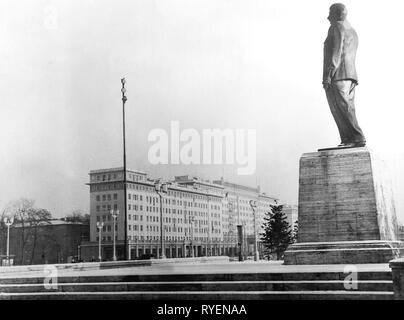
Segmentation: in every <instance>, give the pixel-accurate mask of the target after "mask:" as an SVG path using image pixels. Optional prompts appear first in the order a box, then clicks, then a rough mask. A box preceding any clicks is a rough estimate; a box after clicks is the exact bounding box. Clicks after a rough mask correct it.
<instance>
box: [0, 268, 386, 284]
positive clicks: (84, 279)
mask: <svg viewBox="0 0 404 320" xmlns="http://www.w3.org/2000/svg"><path fill="white" fill-rule="evenodd" d="M347 276H348V274H346V273H343V272H277V273H205V274H192V273H189V274H136V275H108V276H59V277H58V282H59V283H92V282H97V283H98V282H155V281H160V282H161V281H171V282H178V281H181V282H183V281H314V280H317V281H330V280H344V279H345V278H346V277H347ZM357 280H361V281H362V280H378V281H380V280H385V281H392V275H391V272H388V271H362V272H358V277H357ZM43 281H44V277H16V278H11V277H10V278H6V277H3V278H0V284H32V283H38V284H42V283H43Z"/></svg>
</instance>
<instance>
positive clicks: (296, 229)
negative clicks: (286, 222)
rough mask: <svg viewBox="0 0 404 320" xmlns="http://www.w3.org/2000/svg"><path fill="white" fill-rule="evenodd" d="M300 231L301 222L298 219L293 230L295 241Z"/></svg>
mask: <svg viewBox="0 0 404 320" xmlns="http://www.w3.org/2000/svg"><path fill="white" fill-rule="evenodd" d="M298 233H299V222H298V221H297V220H296V222H295V225H294V227H293V231H292V238H293V243H295V242H297V234H298Z"/></svg>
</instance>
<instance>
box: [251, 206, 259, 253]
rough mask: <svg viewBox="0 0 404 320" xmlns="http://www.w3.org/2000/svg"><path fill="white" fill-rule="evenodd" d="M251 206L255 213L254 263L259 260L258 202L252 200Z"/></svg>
mask: <svg viewBox="0 0 404 320" xmlns="http://www.w3.org/2000/svg"><path fill="white" fill-rule="evenodd" d="M250 206H251V209H252V211H253V217H254V222H253V223H254V261H258V260H259V252H258V243H257V228H256V211H257V201H255V200H250Z"/></svg>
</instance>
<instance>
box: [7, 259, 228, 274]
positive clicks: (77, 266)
mask: <svg viewBox="0 0 404 320" xmlns="http://www.w3.org/2000/svg"><path fill="white" fill-rule="evenodd" d="M227 262H229V257H227V256H220V257H198V258H173V259H149V260H127V261H105V262H81V263H64V264H38V265H29V266H13V267H0V277H1V276H2V275H9V274H11V273H25V272H42V271H43V270H44V269H45V268H46V267H49V266H54V267H56V269H58V270H65V271H69V270H71V271H84V270H100V269H114V268H130V267H144V266H153V265H165V264H174V263H175V264H183V263H185V264H187V263H227Z"/></svg>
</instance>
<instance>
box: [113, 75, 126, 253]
mask: <svg viewBox="0 0 404 320" xmlns="http://www.w3.org/2000/svg"><path fill="white" fill-rule="evenodd" d="M121 83H122V89H121V92H122V137H123V194H124V206H125V209H124V212H123V213H124V214H125V216H124V224H125V231H124V252H123V254H124V259H125V260H126V258H127V250H128V205H127V201H128V200H127V197H128V195H127V186H126V129H125V103H126V101H127V100H128V98H127V97H126V95H125V93H126V89H125V83H126V80H125V78H122V79H121ZM114 230H115V229H114ZM114 239H115V238H114Z"/></svg>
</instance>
